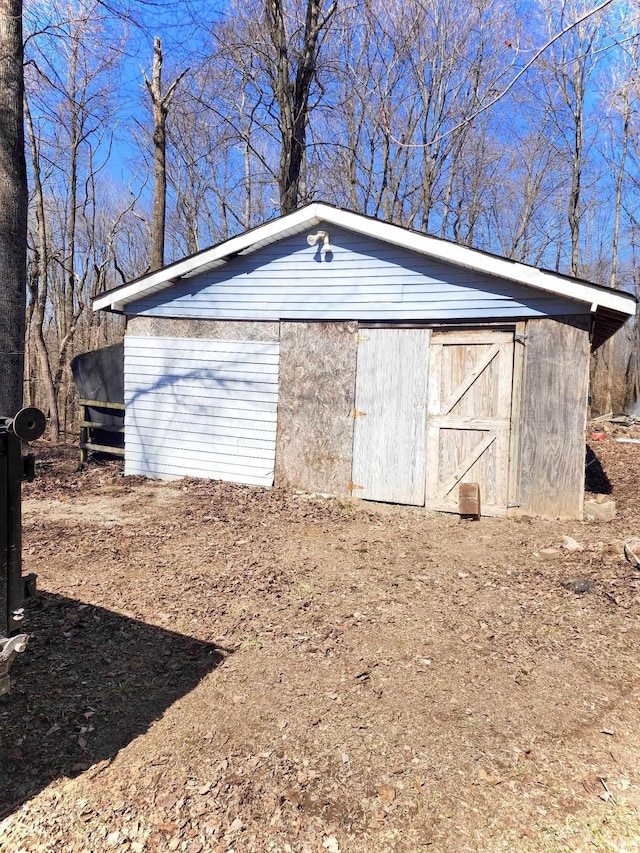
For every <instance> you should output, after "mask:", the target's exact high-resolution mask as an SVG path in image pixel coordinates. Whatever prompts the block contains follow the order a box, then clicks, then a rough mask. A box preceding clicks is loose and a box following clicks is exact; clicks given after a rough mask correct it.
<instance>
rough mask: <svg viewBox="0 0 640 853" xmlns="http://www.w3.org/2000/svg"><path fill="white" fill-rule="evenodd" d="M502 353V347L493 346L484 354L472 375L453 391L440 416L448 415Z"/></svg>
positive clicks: (468, 375) (466, 377)
mask: <svg viewBox="0 0 640 853" xmlns="http://www.w3.org/2000/svg"><path fill="white" fill-rule="evenodd" d="M499 352H500V345H499V344H493V346H492V347H491V348H490V349H489V350H488V351H487V352H486V353H485V354H484V356H483V357H482V358H481V359H480V361H479V362H478V363H477V364H476V366H475V367H474V368H473V370H472V371H471V373H469V374H467V376H465V378H464V379H463V380H462V382H461V383H460V384H459V385H458V387H457V388H455V389H454V390H453V392H452V393H451V394H450V396H449V398H448V400H447V401H446V402H445V403H444V404H443V406H442V408H441V410H440V412H439V414H441V415H448V414H449V412H450V411H451V409H453V407H454V406H455V404H456V403H457V402H458V400H459V399H460V398H461V397H462V395H463V394H466V393H467V391H468V390H469V388H471V386H472V385H473V383H474V382H475V381H476V379H477V378H478V377H479V376H480V374H481V373H483V372H484V371H485V370H486V369H487V367H489V365H490V364H491V362H492V361H493V359H494V358H495V357H496V356H497V355H498V353H499Z"/></svg>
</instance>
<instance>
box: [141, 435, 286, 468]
mask: <svg viewBox="0 0 640 853" xmlns="http://www.w3.org/2000/svg"><path fill="white" fill-rule="evenodd" d="M274 447H275V434H274V440H273V443H272V445H271V447H268V448H266V449H265V448H261V447H245V446H244V445H232V444H226V445H220V444H218V442H217V438H216V443H215V446H213V447H206V446H203V443H202V437H201V436H200V437H199V436H197V435H192V437H191V438H187V437H185V434H184V433H172V434H171V435H170V436H168V435H164V436H162V435H160V436H158V435H155V436H154V435H151V434H150V433H148V432H145V434H144V443H139V444H136V441H135V434H134V439H133V441H130V442H129V450H130V452H131V453H136V452H138V453H141V454H142V455H143V456H151V455H155V456H158V455H163V454H167V453H169V454H170V455H171V456H176V457H178V456H179V457H180V458H185V459H187V458H189V459H191V458H193V459H202V460H204V461H207V460H208V461H214V462H215V463H216V464H217V463H220V464H221V465H227V466H228V467H229V469H231V468H234V467H243V466H246V465H249V466H253V464H254V460H256V461H255V464H257V465H264V466H265V468H268V467H269V465H270V463H271V460H272V459H273V450H274Z"/></svg>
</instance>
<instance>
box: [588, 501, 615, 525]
mask: <svg viewBox="0 0 640 853" xmlns="http://www.w3.org/2000/svg"><path fill="white" fill-rule="evenodd" d="M615 515H616V502H615V501H612V500H611V499H610V498H608V497H607V496H606V495H597V496H596V497H595V498H587V500H585V502H584V516H583V517H584V520H585V521H613V519H614V518H615Z"/></svg>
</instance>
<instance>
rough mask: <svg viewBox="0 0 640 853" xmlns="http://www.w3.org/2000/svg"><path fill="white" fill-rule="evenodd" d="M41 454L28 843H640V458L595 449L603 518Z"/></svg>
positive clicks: (22, 805)
mask: <svg viewBox="0 0 640 853" xmlns="http://www.w3.org/2000/svg"><path fill="white" fill-rule="evenodd" d="M36 450H37V455H38V458H39V466H40V469H39V470H40V476H39V478H38V480H37V481H36V482H35V483H33V484H29V485H26V486H25V488H24V495H25V500H24V510H23V511H24V570H25V572H30V571H35V572H37V573H38V587H39V594H38V597H37V598H36V599H35V600H34V601H32V602H31V603H30V604H29V607H28V612H27V620H28V624H27V626H26V627H27V630H28V631H29V632H30V633H31V637H32V638H31V641H30V644H29V647H28V649H27V652H26V653H25V654H24V655H22V656H20V658H19V659H18V660H17V662H16V663H15V665H14V668H13V671H12V676H13V679H12V680H13V693H12V695H11V696H10V697H8V698H5V699H3V700H0V850H1V851H2V853H18V851H27V853H35V851H49V850H51V851H54V850H55V851H60V853H63V852H64V851H74V853H75V852H76V851H87V853H96V851H103V850H105V851H131V853H142V851H167V850H171V851H174V850H177V851H187V853H200V851H221V852H222V851H225V853H226V851H236V853H245V851H269V852H270V853H290V851H297V853H303V851H304V853H315V851H318V853H327V851H329V853H336V851H343V853H344V851H358V853H359V851H363V853H369V851H371V853H378V851H428V853H431V851H442V852H443V853H448V851H451V853H453V851H456V853H465V851H491V853H500V851H523V853H542V851H544V853H552V852H553V851H582V850H584V851H594V850H595V851H620V853H622V851H627V852H628V853H631V851H636V850H639V849H640V730H639V727H638V722H639V713H638V707H639V702H640V655H639V653H638V652H639V640H640V619H639V616H640V571H637V570H634V569H633V568H632V566H631V565H630V564H629V563H628V562H627V561H625V559H624V556H623V551H622V544H623V542H624V540H625V539H627V538H629V537H631V536H640V508H639V505H638V490H639V478H638V475H639V473H640V445H638V444H620V443H617V442H616V441H615V439H614V436H613V435H612V434H610V435H608V436H607V438H606V440H604V441H598V442H594V443H593V452H592V454H591V455H590V457H589V458H590V465H589V469H588V470H589V474H590V481H591V487H592V488H597V489H599V490H604V491H611V492H612V495H613V497H614V498H615V500H616V501H617V506H618V514H617V517H616V519H615V520H614V521H613V522H610V523H600V524H595V523H594V524H588V523H585V522H544V521H539V520H522V521H511V520H508V521H507V520H498V519H483V520H482V521H480V522H473V521H460V520H459V519H458V518H457V517H454V516H446V515H437V514H428V513H425V512H424V511H422V510H414V509H407V508H400V507H390V506H384V505H375V504H367V503H364V502H358V501H351V500H338V499H326V498H319V497H313V496H308V495H297V494H292V493H287V492H283V491H279V490H261V489H257V488H249V487H241V486H233V485H229V484H223V483H216V482H205V481H198V480H181V481H177V482H173V483H158V482H152V481H148V480H144V479H142V478H124V477H123V476H122V474H121V469H120V465H119V463H117V462H110V463H102V464H99V463H97V462H93V463H90V464H89V465H88V466H87V467H86V468H85V469H84V470H79V469H78V463H77V456H76V452H75V451H74V450H73V449H71V448H66V449H54V448H50V447H48V446H47V445H44V444H43V445H40V446H39V447H37V449H36ZM593 453H595V456H594V455H593ZM565 536H571V537H573V538H574V539H575V540H577V542H578V543H579V544H580V545H581V546H583V547H582V549H581V550H575V551H570V550H567V549H566V548H563V547H561V543H562V539H563V537H565ZM576 577H579V578H584V579H587V580H592V581H595V585H594V586H593V588H592V589H591V590H590V591H588V592H586V593H584V594H577V593H575V592H573V591H571V590H569V589H566V588H565V587H564V586H563V585H562V584H563V582H564V581H567V580H568V579H571V578H576Z"/></svg>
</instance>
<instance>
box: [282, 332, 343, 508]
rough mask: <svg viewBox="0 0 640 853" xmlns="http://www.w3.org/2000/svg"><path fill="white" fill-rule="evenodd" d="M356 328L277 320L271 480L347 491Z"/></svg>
mask: <svg viewBox="0 0 640 853" xmlns="http://www.w3.org/2000/svg"><path fill="white" fill-rule="evenodd" d="M357 330H358V324H357V323H354V322H350V323H282V324H281V326H280V396H279V400H278V439H277V453H276V485H278V486H285V487H289V488H296V489H305V490H306V491H311V492H323V493H327V494H332V495H347V494H349V481H350V480H351V457H352V448H353V418H352V417H351V411H352V409H353V406H354V392H355V375H356V334H357Z"/></svg>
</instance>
